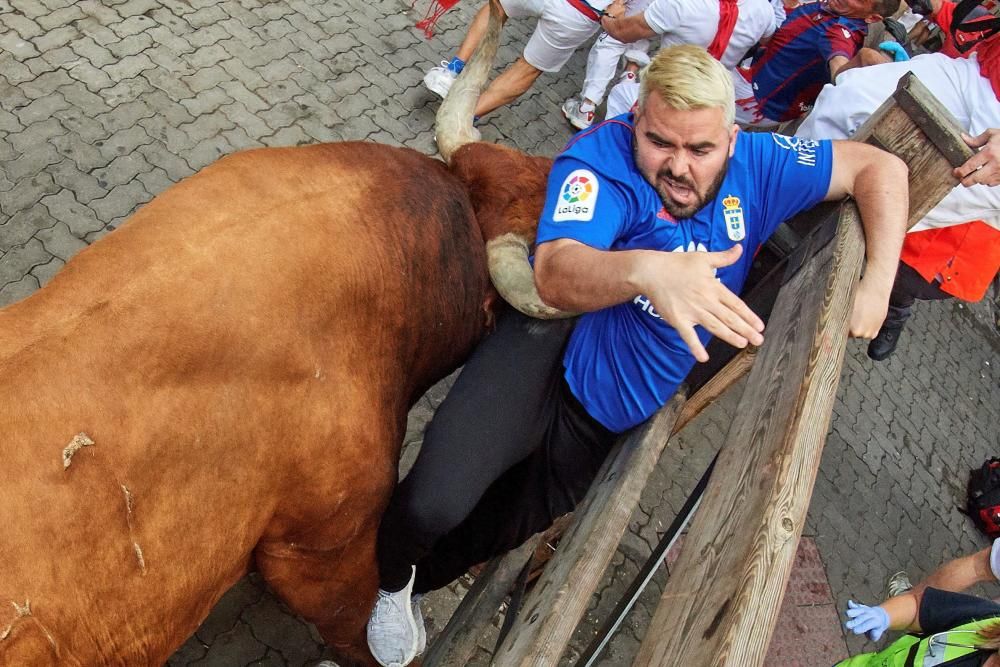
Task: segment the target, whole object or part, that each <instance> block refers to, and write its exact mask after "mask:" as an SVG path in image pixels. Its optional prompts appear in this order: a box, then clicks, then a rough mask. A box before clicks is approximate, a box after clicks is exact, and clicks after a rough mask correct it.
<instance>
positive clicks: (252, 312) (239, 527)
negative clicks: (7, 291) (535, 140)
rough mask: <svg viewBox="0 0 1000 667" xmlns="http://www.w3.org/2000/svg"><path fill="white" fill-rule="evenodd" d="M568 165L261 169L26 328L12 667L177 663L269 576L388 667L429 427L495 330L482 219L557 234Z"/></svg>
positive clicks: (174, 192)
mask: <svg viewBox="0 0 1000 667" xmlns="http://www.w3.org/2000/svg"><path fill="white" fill-rule="evenodd" d="M491 164H492V165H493V166H492V167H490V166H489V165H491ZM548 165H549V161H547V160H541V159H539V158H526V156H523V155H521V154H520V153H517V152H516V151H511V150H510V149H504V148H501V147H494V146H486V145H481V144H480V145H476V144H473V145H470V146H466V147H463V148H462V149H461V150H460V151H459V152H458V154H456V155H455V156H454V158H453V160H452V167H451V170H449V167H448V166H446V165H445V164H443V163H442V162H440V161H438V160H434V159H431V158H429V157H427V156H424V155H421V154H419V153H417V152H415V151H412V150H408V149H400V148H392V147H388V146H380V145H377V144H372V143H345V144H323V145H316V146H306V147H299V148H284V149H278V148H271V149H260V150H253V151H248V152H244V153H238V154H235V155H232V156H230V157H227V158H224V159H222V160H220V161H219V162H217V163H216V164H214V165H212V166H210V167H208V168H206V169H204V170H203V171H202V172H200V173H198V174H196V175H195V176H192V177H191V178H189V179H187V180H185V181H182V182H181V183H179V184H178V185H176V186H174V187H172V188H170V189H169V190H167V191H166V192H164V193H163V194H161V195H159V196H158V197H156V198H155V199H154V200H153V201H151V202H150V203H149V204H148V205H146V206H145V207H143V208H142V209H141V210H139V211H138V212H137V213H136V214H135V215H134V216H132V218H131V219H130V220H129V221H128V222H127V223H126V224H125V225H123V226H122V227H121V228H120V229H119V230H117V231H116V232H114V233H112V234H110V235H108V236H107V237H105V238H104V239H102V240H101V241H99V242H97V243H95V244H94V245H93V246H91V247H89V248H87V249H85V250H83V251H82V252H80V253H79V254H78V255H77V256H76V257H75V258H74V259H73V260H72V261H70V262H69V263H68V264H67V265H66V266H65V267H64V269H63V270H62V271H61V272H60V273H59V274H58V275H56V276H55V277H54V278H53V279H52V281H51V282H50V283H49V284H48V285H47V286H45V287H44V288H42V289H41V290H39V291H38V292H36V293H35V294H33V295H32V296H31V297H29V298H27V299H25V300H24V301H21V302H19V303H16V304H14V305H12V306H9V307H7V308H5V309H3V310H0V378H2V382H0V425H2V435H3V437H2V441H0V461H2V466H0V509H2V512H3V517H4V523H5V529H6V531H5V535H4V537H3V540H2V542H0V664H4V665H18V666H19V667H20V666H30V665H51V664H60V665H97V664H122V665H144V664H149V665H155V664H162V663H163V662H164V661H165V660H166V659H167V658H168V657H169V656H170V655H171V653H172V652H173V651H174V650H175V649H176V647H177V646H179V645H180V644H181V643H182V642H183V641H184V640H185V639H186V638H187V637H188V636H190V634H191V633H192V632H193V631H194V630H195V629H196V628H197V627H198V625H199V623H200V622H201V621H202V620H203V619H204V618H205V617H206V616H207V614H208V613H209V611H210V609H211V608H212V606H213V605H214V604H215V603H216V601H217V600H218V599H219V598H220V596H221V595H222V594H223V593H224V592H225V591H226V590H227V589H228V588H229V587H230V586H231V585H232V584H233V583H234V582H236V581H237V580H238V579H239V578H240V577H242V576H243V575H244V574H245V573H246V572H247V571H248V570H249V569H250V568H252V567H256V568H258V569H259V570H260V571H261V573H262V574H263V576H264V577H265V579H266V580H267V582H268V584H269V585H270V586H271V587H272V589H273V590H274V591H275V592H276V593H277V594H278V595H279V596H280V597H281V598H282V599H283V600H284V601H285V602H286V603H287V604H288V605H289V606H290V607H291V608H292V609H293V610H294V611H295V612H297V613H298V614H300V615H302V616H303V617H304V618H305V619H306V620H308V621H311V622H313V623H315V624H316V625H317V627H318V629H319V631H320V632H321V634H322V635H323V637H324V639H325V640H326V641H327V643H328V644H330V645H331V646H332V647H333V648H334V649H335V650H336V651H337V652H338V654H339V655H340V656H341V658H342V659H344V660H345V661H348V662H358V663H362V664H370V663H371V658H370V656H369V655H368V652H367V649H366V648H365V642H364V624H365V621H366V620H367V617H368V614H369V610H370V609H371V604H372V602H373V600H374V595H375V589H376V583H377V575H376V571H375V558H374V541H375V530H376V527H377V524H378V520H379V516H380V514H381V512H382V510H383V508H384V507H385V504H386V503H387V502H388V498H389V495H390V493H391V490H392V486H393V484H394V482H395V479H396V466H397V462H398V456H399V449H400V443H401V439H402V435H403V431H404V427H405V420H406V414H407V410H408V409H409V407H410V406H411V405H412V403H413V402H414V401H415V400H416V399H417V398H418V397H419V396H420V395H421V393H422V392H423V391H424V390H425V389H426V388H427V387H429V386H430V385H431V384H433V383H434V382H435V381H437V380H438V379H440V378H441V377H443V376H444V375H446V374H447V373H449V372H450V371H451V370H453V369H454V368H455V367H456V366H457V365H459V364H460V363H461V362H462V360H463V358H464V357H465V356H466V355H467V354H468V352H469V351H470V349H471V347H472V346H473V345H474V344H475V342H476V341H477V340H478V339H479V338H480V337H481V336H482V335H483V334H484V333H485V331H486V328H487V324H488V318H489V313H488V312H487V310H488V309H487V308H486V307H485V306H484V304H487V303H488V302H489V300H490V293H491V288H490V286H489V282H488V278H487V271H486V261H485V256H484V238H483V234H482V233H481V231H480V227H479V225H478V224H477V215H476V211H475V210H474V209H479V212H480V213H481V214H482V215H483V216H484V217H490V216H492V217H491V219H492V222H491V223H490V225H491V227H493V231H492V232H491V233H490V236H492V235H495V234H496V233H500V232H502V231H503V230H504V228H505V225H504V224H503V222H502V218H503V215H504V211H507V210H508V209H509V208H510V207H514V208H516V209H517V210H516V211H515V215H516V217H519V219H520V220H521V222H520V223H518V224H520V225H521V226H522V227H523V226H524V225H528V226H531V225H533V224H534V220H537V212H538V209H539V208H540V206H541V200H542V197H543V195H544V177H545V171H546V170H547V167H548ZM456 174H461V175H462V178H459V176H456ZM462 179H464V180H465V181H467V182H468V183H469V185H468V186H466V184H465V182H463V180H462ZM518 183H520V185H518ZM501 191H502V192H503V193H506V194H504V195H503V196H502V197H500V199H502V200H503V201H505V202H506V203H503V202H500V199H497V200H491V197H490V193H491V192H501ZM518 193H520V194H521V195H525V196H523V197H518V196H517V195H518ZM474 202H475V203H474ZM498 202H500V203H498ZM487 212H488V213H489V215H486V213H487Z"/></svg>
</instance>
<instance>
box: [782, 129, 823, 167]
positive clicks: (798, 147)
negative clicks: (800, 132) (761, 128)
mask: <svg viewBox="0 0 1000 667" xmlns="http://www.w3.org/2000/svg"><path fill="white" fill-rule="evenodd" d="M771 137H772V138H773V139H774V143H776V144H778V145H779V146H781V147H782V148H784V149H785V150H786V151H795V153H796V155H795V161H796V162H798V163H799V164H801V165H803V166H806V167H815V166H816V148H817V147H818V146H819V142H818V141H816V140H814V139H802V138H801V137H788V136H785V135H784V134H772V135H771Z"/></svg>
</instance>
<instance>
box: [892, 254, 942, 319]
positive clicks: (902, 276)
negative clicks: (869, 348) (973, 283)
mask: <svg viewBox="0 0 1000 667" xmlns="http://www.w3.org/2000/svg"><path fill="white" fill-rule="evenodd" d="M950 298H952V296H951V294H948V293H947V292H945V291H942V290H941V283H940V281H938V280H934V281H932V282H927V280H926V279H925V278H924V277H923V276H922V275H920V274H919V273H917V270H916V269H914V268H913V267H912V266H910V265H909V264H906V263H904V262H902V261H901V262H900V263H899V269H898V270H897V271H896V280H895V282H894V283H893V284H892V293H891V294H890V295H889V312H888V313H887V314H886V317H885V324H884V325H883V326H888V327H890V328H900V327H902V326H903V325H904V324H905V323H906V320H908V319H910V310H911V308H913V303H914V302H915V301H916V300H917V299H920V300H921V301H936V300H939V299H950Z"/></svg>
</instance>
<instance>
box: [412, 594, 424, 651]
mask: <svg viewBox="0 0 1000 667" xmlns="http://www.w3.org/2000/svg"><path fill="white" fill-rule="evenodd" d="M423 597H424V596H423V595H414V596H413V598H412V599H411V600H410V605H411V607H412V608H413V620H414V622H416V624H417V655H423V654H424V651H426V650H427V630H426V629H424V615H423V614H422V613H420V601H421V600H422V599H423Z"/></svg>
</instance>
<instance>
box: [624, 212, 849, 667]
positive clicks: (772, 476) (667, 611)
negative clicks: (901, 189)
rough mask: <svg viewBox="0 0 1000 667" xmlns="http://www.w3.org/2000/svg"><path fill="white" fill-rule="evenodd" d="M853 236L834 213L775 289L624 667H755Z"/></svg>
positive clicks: (840, 336)
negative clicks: (720, 441) (667, 569)
mask: <svg viewBox="0 0 1000 667" xmlns="http://www.w3.org/2000/svg"><path fill="white" fill-rule="evenodd" d="M858 232H859V227H858V224H857V212H856V208H855V207H854V205H853V204H844V205H843V206H842V207H841V213H840V224H839V232H838V237H837V241H836V243H835V244H828V245H827V246H826V248H825V249H824V250H822V251H821V252H820V253H819V254H818V255H816V256H815V257H814V258H813V260H812V261H810V262H808V263H807V264H806V265H805V266H804V267H803V268H802V269H801V270H800V271H799V272H798V273H797V274H796V275H795V276H794V278H793V279H792V280H791V281H790V282H789V283H788V284H786V285H785V287H784V288H783V289H782V291H781V295H780V296H779V298H778V302H777V303H776V305H775V310H774V312H773V313H772V315H771V322H770V323H769V325H768V336H767V338H766V339H765V342H764V345H763V346H762V347H761V350H760V352H759V353H758V355H757V361H756V363H755V364H754V367H753V370H752V371H751V372H750V377H749V378H748V381H747V387H746V389H745V390H744V393H743V398H742V399H741V401H740V406H739V408H737V411H736V414H737V417H736V420H735V421H734V423H733V426H732V428H731V430H730V432H729V436H728V437H727V440H726V444H725V445H724V446H723V450H722V452H721V453H720V457H719V463H718V466H717V468H716V472H715V474H714V475H713V478H712V481H711V482H710V483H709V487H708V490H707V492H706V494H705V497H704V500H703V502H702V508H701V510H700V511H699V513H698V514H697V515H696V516H695V518H694V521H693V523H692V525H691V528H690V530H689V531H688V536H687V540H686V542H685V545H684V549H683V550H682V551H681V556H680V559H679V561H678V562H677V564H676V565H675V566H674V572H673V575H672V576H671V578H670V580H669V582H668V583H667V587H666V589H665V590H664V593H663V597H662V598H661V602H660V606H659V608H658V610H657V612H656V615H655V617H654V619H653V622H652V624H651V626H650V631H649V632H648V633H647V635H646V638H645V640H644V641H643V644H642V647H641V648H640V652H639V655H638V656H637V658H636V661H635V663H634V664H636V665H676V666H678V667H681V666H683V667H701V666H703V665H730V666H733V667H736V666H739V667H747V666H750V665H760V664H762V663H763V659H764V656H765V654H766V653H767V650H766V649H767V643H768V641H769V639H770V631H771V628H773V625H774V622H775V620H776V618H777V612H778V608H779V603H780V600H781V596H782V593H783V591H784V586H785V583H786V580H787V575H788V572H789V571H790V569H791V562H792V559H793V557H794V553H795V548H796V545H797V542H798V537H799V535H800V534H801V531H802V524H803V521H804V517H805V513H806V509H807V508H808V502H805V501H806V500H807V499H808V498H809V497H810V495H811V491H812V485H813V482H814V480H815V474H816V467H817V466H816V465H815V463H817V462H818V460H819V453H820V452H821V451H822V443H823V440H824V438H825V436H826V431H827V427H828V426H829V421H830V414H831V410H832V407H833V400H834V397H835V395H836V388H837V383H838V381H839V376H840V366H841V363H842V361H843V356H844V349H845V343H846V340H847V318H848V315H849V304H850V303H852V297H853V293H854V284H855V282H856V280H857V276H858V274H859V272H860V268H861V260H862V254H863V248H864V246H863V243H862V238H861V236H860V234H859V233H858ZM659 629H662V630H659Z"/></svg>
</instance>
